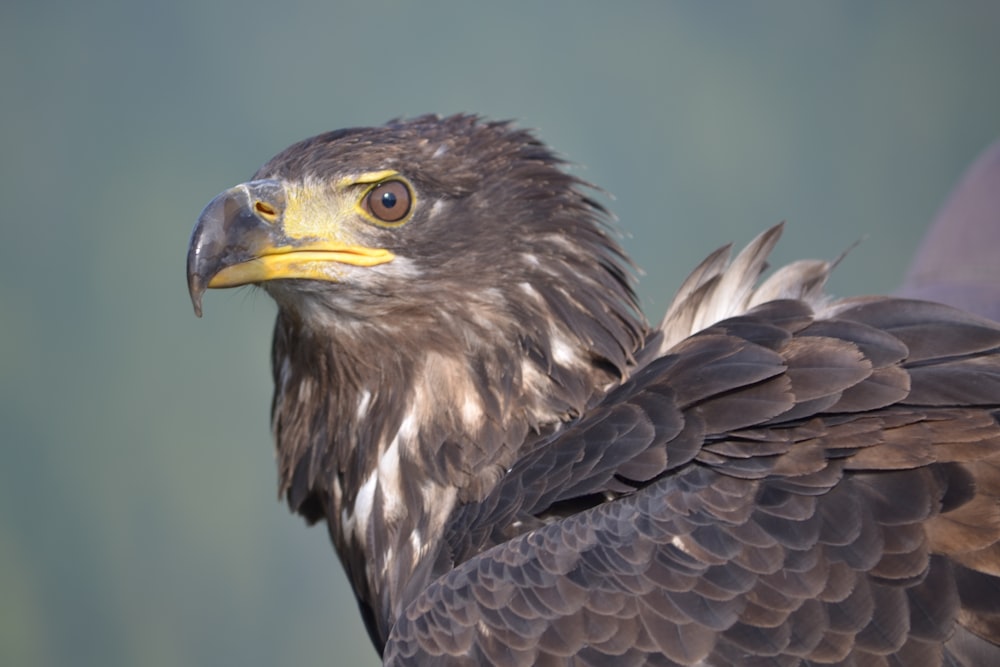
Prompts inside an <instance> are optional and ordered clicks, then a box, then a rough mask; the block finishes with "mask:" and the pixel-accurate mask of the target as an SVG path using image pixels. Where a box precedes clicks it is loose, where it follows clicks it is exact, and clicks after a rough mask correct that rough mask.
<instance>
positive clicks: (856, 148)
mask: <svg viewBox="0 0 1000 667" xmlns="http://www.w3.org/2000/svg"><path fill="white" fill-rule="evenodd" d="M998 72H1000V4H998V3H995V2H978V3H976V2H953V3H937V2H911V1H901V0H900V1H895V2H882V3H869V2H862V1H857V2H840V3H819V2H812V3H800V2H768V3H753V4H750V3H742V2H713V3H701V2H694V1H692V2H653V1H649V2H638V1H637V2H620V3H614V5H613V6H612V3H596V2H589V3H588V2H572V1H568V0H567V1H562V2H548V3H537V2H527V1H508V2H503V3H499V2H497V3H490V4H488V5H487V4H482V5H473V4H472V3H459V2H441V1H424V2H419V3H417V2H412V3H408V2H402V1H390V0H369V1H368V2H363V3H362V2H309V1H307V0H288V1H286V2H281V3H277V2H208V3H206V2H204V1H203V0H198V1H194V0H178V1H176V2H156V3H153V2H125V1H119V2H112V1H108V0H94V1H91V2H86V3H79V2H76V3H71V2H66V1H62V2H60V1H59V0H55V1H53V2H27V1H26V0H13V1H11V0H8V1H7V2H5V3H3V6H2V8H0V100H2V101H0V119H2V122H0V220H2V223H0V224H2V225H3V227H2V230H3V236H2V238H3V242H2V243H0V427H2V431H0V434H2V435H0V447H2V449H0V454H2V460H0V664H3V665H11V666H15V665H70V664H72V665H101V666H104V667H115V666H119V665H121V666H125V665H145V666H158V665H236V664H244V665H274V664H293V665H373V664H375V662H376V661H375V654H374V651H373V650H372V649H371V647H370V645H369V642H368V638H367V636H366V635H365V631H364V629H363V627H362V624H361V621H360V619H359V616H358V613H357V611H356V609H355V606H354V602H353V598H352V596H351V594H350V592H349V590H348V588H347V586H346V583H345V580H344V577H343V574H342V572H341V569H340V565H339V563H338V562H337V560H336V557H335V556H334V554H333V551H332V549H331V548H330V547H329V546H328V543H327V538H326V535H325V531H324V530H323V529H322V528H311V529H307V528H306V527H305V526H304V525H303V522H302V521H301V520H300V519H298V518H296V517H293V516H291V515H289V514H288V513H287V511H286V509H285V507H284V506H283V505H282V504H281V503H279V502H278V501H277V500H276V480H275V478H276V475H275V471H274V464H273V460H272V454H271V440H270V434H269V430H268V410H269V400H270V391H271V380H270V375H269V369H268V352H269V346H270V327H271V321H272V318H273V314H274V308H273V306H272V304H271V303H270V301H269V300H268V299H267V298H266V297H264V296H262V295H260V294H258V293H256V292H254V291H253V290H250V289H243V290H238V291H233V292H213V293H211V294H209V295H207V298H206V304H205V305H206V315H205V317H204V319H202V320H198V319H195V317H194V315H193V314H192V310H191V305H190V303H189V301H188V296H187V292H186V285H185V278H184V260H185V251H186V243H187V239H188V234H189V233H190V230H191V227H192V225H193V223H194V221H195V219H196V218H197V216H198V213H199V212H200V210H201V208H202V207H203V206H204V205H205V204H206V203H207V202H208V201H209V199H211V198H212V197H213V196H214V195H215V194H216V193H218V192H219V191H221V190H223V189H225V188H227V187H229V186H231V185H233V184H235V183H238V182H240V181H243V180H245V179H247V178H248V177H249V176H250V175H251V174H252V173H253V172H254V170H255V169H256V168H257V166H258V165H260V164H261V163H263V162H264V161H265V160H266V159H267V158H268V157H270V156H271V155H272V154H274V153H276V152H277V151H278V150H280V149H282V148H284V147H285V146H286V145H288V144H290V143H292V142H293V141H296V140H298V139H301V138H303V137H305V136H308V135H312V134H316V133H318V132H322V131H325V130H329V129H334V128H338V127H345V126H352V125H359V124H377V123H382V122H384V121H386V120H388V119H390V118H392V117H396V116H412V115H416V114H420V113H424V112H431V111H433V112H441V113H453V112H457V111H472V112H479V113H482V114H485V115H488V116H490V117H493V118H514V119H517V120H518V122H519V123H521V124H522V125H523V126H526V127H530V128H537V130H538V131H539V133H540V136H541V137H543V138H544V139H545V140H546V141H548V142H549V143H550V144H552V145H553V146H555V147H556V148H557V149H558V150H559V151H560V152H561V153H562V154H563V155H565V156H566V157H567V158H568V159H570V160H571V161H573V162H574V163H575V164H576V165H578V166H577V167H575V168H576V169H577V170H578V172H577V173H579V174H580V175H581V176H582V177H584V178H586V179H588V180H590V181H592V182H594V183H596V184H599V185H600V186H602V187H603V188H605V189H606V190H607V191H608V193H610V194H611V195H613V197H614V199H613V200H610V201H609V204H610V206H611V207H612V208H613V210H614V211H615V212H616V213H617V214H618V216H619V218H620V222H621V227H622V229H623V230H624V231H625V233H626V234H627V237H626V239H625V243H626V246H627V248H628V249H629V251H630V252H631V253H632V254H633V255H634V257H635V259H636V261H637V262H638V264H639V265H640V266H641V267H642V268H643V269H644V271H645V274H644V276H643V277H642V281H641V285H640V291H641V295H642V298H643V303H644V304H645V307H646V309H647V311H648V313H649V315H650V316H651V317H659V316H660V315H661V314H662V313H663V311H664V309H665V308H666V305H667V303H668V301H669V298H670V296H671V294H672V292H673V290H674V288H675V287H676V286H677V285H678V284H679V282H680V281H681V279H682V278H683V277H684V276H685V275H686V273H687V272H688V271H689V270H690V269H691V268H692V267H693V266H694V265H695V263H696V262H697V261H698V260H700V259H701V258H702V257H703V256H704V255H705V254H707V253H708V252H709V251H711V250H712V249H714V248H716V247H717V246H719V245H721V244H723V243H725V242H728V241H730V240H732V241H735V242H737V243H738V244H743V243H745V242H747V241H748V240H749V239H750V238H752V236H753V235H755V234H756V233H757V232H758V231H760V230H761V229H763V228H764V227H767V226H769V225H772V224H774V223H776V222H778V221H780V220H787V221H788V222H789V226H788V229H787V231H786V234H785V239H784V240H783V241H782V244H781V245H780V246H779V250H778V253H777V259H778V260H782V261H787V260H791V259H794V258H797V257H802V256H810V257H817V256H818V257H825V258H831V257H834V256H836V255H838V254H839V253H840V252H841V251H842V250H844V249H845V248H847V247H848V246H849V245H851V244H852V243H853V242H855V241H857V240H859V239H864V241H863V243H862V244H861V245H860V246H859V247H858V248H856V249H855V250H854V251H852V253H851V254H850V256H849V257H848V258H847V259H846V260H845V262H844V263H843V265H842V266H841V269H840V271H839V273H838V274H837V276H836V278H835V280H834V281H833V284H832V289H833V291H834V292H836V293H838V294H841V295H849V294H857V293H865V292H886V291H891V290H893V289H894V288H895V287H897V285H898V284H899V281H900V280H901V278H902V275H903V272H904V268H905V266H906V262H907V260H908V258H909V257H910V255H911V254H912V253H913V251H914V249H915V248H916V245H917V243H918V241H919V239H920V237H921V235H922V233H923V231H924V229H925V227H926V226H927V224H928V223H929V222H930V220H931V219H932V218H933V216H934V213H935V210H936V209H937V207H938V206H939V205H940V204H941V203H942V202H943V201H944V198H945V196H946V194H947V192H948V191H949V190H950V188H951V187H952V185H953V184H954V183H955V181H956V180H957V178H958V177H959V175H960V174H961V172H962V170H963V169H964V168H965V167H966V166H967V165H968V164H970V163H971V162H972V160H973V159H974V158H975V156H976V155H977V153H978V152H979V151H981V150H982V149H983V148H985V147H986V146H987V145H988V144H989V143H990V142H992V141H993V140H995V139H997V138H998V137H1000V78H998Z"/></svg>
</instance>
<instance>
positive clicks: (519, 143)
mask: <svg viewBox="0 0 1000 667" xmlns="http://www.w3.org/2000/svg"><path fill="white" fill-rule="evenodd" d="M595 192H596V190H595V188H594V187H593V186H591V185H589V184H588V183H586V182H584V181H583V180H581V179H579V178H578V177H576V176H575V175H573V174H572V173H570V171H568V170H567V168H566V165H565V163H564V161H563V160H562V159H561V158H560V157H558V156H557V155H556V154H555V153H554V152H553V151H552V150H550V149H549V148H548V147H547V146H546V145H545V144H543V143H542V142H541V141H540V140H539V139H538V138H536V136H535V134H534V133H532V132H530V131H527V130H524V129H520V128H518V127H517V126H515V125H513V124H511V123H509V122H494V121H489V120H486V119H483V118H481V117H478V116H471V115H455V116H450V117H438V116H422V117H417V118H412V119H404V120H396V121H392V122H389V123H388V124H386V125H383V126H378V127H368V128H353V129H345V130H339V131H334V132H330V133H327V134H321V135H319V136H315V137H313V138H310V139H306V140H304V141H302V142H300V143H296V144H294V145H293V146H291V147H289V148H287V149H286V150H284V151H282V152H281V153H279V154H278V155H277V156H275V157H274V158H272V159H271V160H270V161H268V162H267V163H266V164H265V165H264V166H263V167H261V168H260V170H259V171H257V173H256V174H255V175H254V176H253V178H252V179H251V180H250V181H247V182H245V183H243V184H241V185H237V186H236V187H234V188H232V189H229V190H226V191H224V192H223V193H222V194H220V195H218V196H217V197H216V198H215V199H213V200H212V201H211V202H210V203H209V204H208V205H207V206H206V208H205V209H204V211H203V212H202V214H201V216H200V218H199V219H198V221H197V224H196V226H195V228H194V231H193V234H192V237H191V241H190V246H189V249H188V256H187V278H188V286H189V291H190V295H191V298H192V301H193V304H194V308H195V311H196V313H197V314H198V315H199V316H200V315H201V307H202V298H203V295H204V292H205V291H206V290H207V289H209V288H227V287H234V286H239V285H255V286H258V287H260V288H262V289H263V290H264V291H265V292H266V293H267V294H268V295H270V296H271V297H272V298H273V299H274V301H275V302H276V304H277V319H276V322H275V325H274V342H273V349H272V353H271V363H272V368H273V378H274V397H273V403H272V427H273V433H274V438H275V440H276V448H277V464H278V473H279V483H280V491H281V494H282V496H283V497H284V498H286V499H287V502H288V504H289V506H290V508H291V510H293V511H294V512H296V513H298V514H300V515H302V516H303V517H304V518H305V520H306V521H307V522H309V523H315V522H325V523H326V526H327V528H328V530H329V534H330V537H331V540H332V542H333V546H334V547H335V549H336V552H337V554H338V555H339V558H340V561H341V563H342V564H343V567H344V568H345V570H346V573H347V576H348V578H349V580H350V583H351V585H352V587H353V590H354V593H355V595H356V597H357V603H358V606H359V608H360V611H361V615H362V617H363V619H364V622H365V625H366V627H367V629H368V632H369V634H370V637H371V640H372V642H373V644H374V646H375V648H376V649H377V650H378V652H379V653H380V655H381V656H382V659H383V660H384V663H385V664H387V665H409V664H413V665H543V666H548V665H581V666H582V665H684V666H694V665H706V666H708V665H711V666H724V665H733V666H735V665H740V666H752V665H781V666H792V665H857V666H862V665H865V666H868V665H906V666H908V667H921V666H931V665H949V666H956V665H966V666H971V665H1000V423H998V418H1000V325H998V324H997V323H995V322H992V321H990V320H987V319H983V318H981V317H978V316H975V315H972V314H967V313H965V312H962V311H960V310H956V309H953V308H951V307H948V306H945V305H941V304H937V303H932V302H925V301H918V300H909V299H901V298H890V297H855V298H841V299H834V298H832V297H830V296H827V295H826V294H825V293H824V283H825V281H826V279H827V276H828V275H829V273H830V271H831V269H832V268H833V265H834V264H835V263H836V262H835V261H833V262H831V261H819V260H803V261H798V262H794V263H791V264H789V265H787V266H783V267H780V268H778V269H777V270H776V271H774V272H773V273H771V274H770V275H769V276H767V275H766V265H767V257H768V255H769V253H770V251H771V250H772V248H773V247H774V245H775V244H776V242H777V241H778V237H779V236H780V234H781V232H782V227H781V226H780V225H779V226H776V227H773V228H771V229H769V230H766V231H765V232H763V233H762V234H761V235H760V236H758V237H757V238H756V239H754V240H753V241H752V242H751V243H750V244H749V245H748V246H747V247H746V248H745V249H743V250H742V251H741V252H739V253H737V254H736V256H735V257H732V255H731V252H730V249H729V247H725V248H722V249H720V250H718V251H716V252H714V253H712V254H711V255H709V256H708V257H707V258H706V259H705V260H704V261H702V262H701V263H700V264H698V265H697V267H696V268H695V269H694V271H693V272H692V273H691V274H690V276H689V277H688V278H687V279H686V280H685V281H684V282H683V283H682V285H681V286H680V289H679V290H678V291H677V294H676V296H675V298H674V300H673V302H672V304H671V305H670V307H669V309H668V311H667V313H666V316H665V317H664V319H663V321H662V323H660V324H659V325H658V326H654V325H652V324H650V323H649V322H648V321H647V320H646V319H645V317H644V316H643V314H642V312H641V310H640V308H639V305H638V302H637V298H636V295H635V292H634V283H635V274H636V273H637V271H636V269H635V268H634V265H633V263H632V262H631V261H630V260H629V259H628V257H627V256H626V255H625V253H624V251H623V249H622V247H621V246H620V244H619V242H618V234H617V232H616V230H615V227H614V223H613V220H612V217H611V215H610V214H609V213H608V211H607V210H606V209H605V208H604V207H603V206H602V205H601V204H600V203H599V202H598V201H597V200H596V199H595V197H594V194H595Z"/></svg>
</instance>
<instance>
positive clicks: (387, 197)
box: [364, 181, 412, 222]
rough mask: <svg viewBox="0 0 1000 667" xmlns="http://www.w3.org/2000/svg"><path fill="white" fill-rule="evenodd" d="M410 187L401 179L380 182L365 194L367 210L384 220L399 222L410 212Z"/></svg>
mask: <svg viewBox="0 0 1000 667" xmlns="http://www.w3.org/2000/svg"><path fill="white" fill-rule="evenodd" d="M411 203H412V197H411V196H410V189H409V188H408V187H406V185H405V184H404V183H402V182H401V181H386V182H385V183H379V184H378V185H376V186H375V187H374V188H372V189H371V190H369V191H368V194H367V195H365V200H364V207H365V210H366V211H368V212H369V213H371V214H372V215H373V216H375V218H376V219H378V220H381V221H382V222H399V221H400V220H402V219H403V218H404V217H405V216H406V214H407V213H409V212H410V204H411Z"/></svg>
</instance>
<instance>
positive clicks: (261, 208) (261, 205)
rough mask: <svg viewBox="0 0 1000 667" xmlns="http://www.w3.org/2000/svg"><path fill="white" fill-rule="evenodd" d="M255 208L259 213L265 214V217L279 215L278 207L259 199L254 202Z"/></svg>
mask: <svg viewBox="0 0 1000 667" xmlns="http://www.w3.org/2000/svg"><path fill="white" fill-rule="evenodd" d="M253 208H254V210H255V211H257V213H259V214H260V215H262V216H264V217H265V218H276V217H278V209H276V208H274V207H273V206H271V205H270V204H268V203H267V202H263V201H258V202H254V205H253Z"/></svg>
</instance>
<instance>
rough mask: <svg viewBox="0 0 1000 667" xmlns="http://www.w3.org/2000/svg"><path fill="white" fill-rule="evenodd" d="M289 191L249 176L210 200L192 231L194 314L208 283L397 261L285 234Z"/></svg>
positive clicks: (328, 276)
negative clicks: (247, 180) (247, 181)
mask: <svg viewBox="0 0 1000 667" xmlns="http://www.w3.org/2000/svg"><path fill="white" fill-rule="evenodd" d="M285 214H286V195H285V188H284V185H283V184H282V183H281V182H280V181H277V180H272V179H267V180H259V181H250V182H249V183H243V184H241V185H237V186H236V187H234V188H231V189H229V190H226V191H225V192H223V193H222V194H220V195H219V196H217V197H216V198H215V199H213V200H212V201H210V202H209V203H208V206H206V207H205V210H203V211H202V212H201V216H200V217H199V218H198V223H197V224H196V225H195V227H194V231H193V232H192V233H191V242H190V245H189V247H188V256H187V278H188V292H189V293H190V295H191V302H192V304H194V312H195V315H197V316H198V317H201V301H202V296H203V295H204V293H205V290H207V289H209V288H213V289H214V288H222V287H237V286H239V285H248V284H255V283H261V282H264V281H267V280H278V279H288V278H300V279H312V280H326V281H330V280H335V278H334V277H333V274H332V273H331V271H330V269H329V267H330V262H337V263H342V264H353V265H355V266H375V265H377V264H384V263H385V262H389V261H392V259H393V257H394V255H393V254H392V253H391V252H390V251H388V250H385V249H383V248H368V247H365V246H358V245H349V244H344V243H341V242H335V241H327V240H323V239H315V238H309V239H300V238H292V237H289V236H288V235H287V234H286V233H285V231H284V230H285V225H284V222H285V220H284V218H285Z"/></svg>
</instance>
